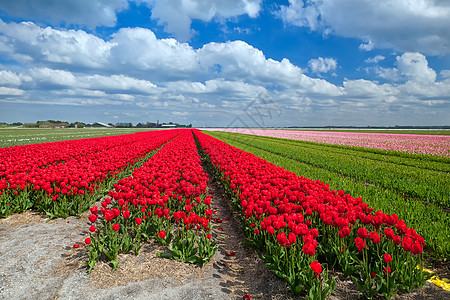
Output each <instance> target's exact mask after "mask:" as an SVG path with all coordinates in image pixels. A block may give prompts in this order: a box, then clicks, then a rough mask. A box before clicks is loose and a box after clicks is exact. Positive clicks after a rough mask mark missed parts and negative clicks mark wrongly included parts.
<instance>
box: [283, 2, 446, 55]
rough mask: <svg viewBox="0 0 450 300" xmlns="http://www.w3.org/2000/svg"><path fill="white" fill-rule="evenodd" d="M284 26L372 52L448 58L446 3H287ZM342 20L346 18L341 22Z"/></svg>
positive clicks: (284, 12)
mask: <svg viewBox="0 0 450 300" xmlns="http://www.w3.org/2000/svg"><path fill="white" fill-rule="evenodd" d="M278 14H279V16H280V17H281V18H282V20H283V22H284V23H285V24H289V25H294V26H302V27H309V28H311V29H312V30H317V31H322V32H323V33H324V34H329V33H333V34H336V35H340V36H344V37H351V38H359V39H361V40H362V41H364V42H365V44H362V45H361V46H360V49H362V50H371V49H373V47H374V46H377V47H382V48H393V49H395V50H399V51H402V52H421V53H426V54H430V55H441V54H449V53H450V43H449V42H448V41H449V40H450V31H449V30H448V28H450V2H449V1H439V0H415V1H408V0H379V1H372V0H328V1H315V0H313V1H301V0H289V5H287V6H286V5H282V6H280V10H279V13H278ZM344 16H345V17H344Z"/></svg>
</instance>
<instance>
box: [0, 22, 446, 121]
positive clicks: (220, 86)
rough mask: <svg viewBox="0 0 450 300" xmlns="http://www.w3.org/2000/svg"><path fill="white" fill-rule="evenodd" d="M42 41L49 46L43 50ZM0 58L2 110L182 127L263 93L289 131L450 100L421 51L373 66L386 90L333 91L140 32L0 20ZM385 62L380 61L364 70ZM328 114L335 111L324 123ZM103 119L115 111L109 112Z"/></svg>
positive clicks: (366, 83)
mask: <svg viewBox="0 0 450 300" xmlns="http://www.w3.org/2000/svg"><path fill="white" fill-rule="evenodd" d="M50 39H53V42H52V43H54V44H55V45H57V46H52V45H50V42H48V40H50ZM0 55H1V56H2V59H3V60H4V61H5V62H8V64H5V65H15V67H14V68H13V69H8V68H5V65H2V68H3V70H0V85H1V88H0V101H2V103H6V102H8V103H9V102H15V103H17V102H19V101H21V103H25V102H27V101H28V102H32V103H44V104H61V105H78V106H86V105H89V106H94V105H105V104H108V105H110V106H109V107H120V108H124V107H126V108H127V109H128V108H129V110H130V111H132V110H133V109H135V110H134V112H135V113H136V118H141V119H140V121H141V120H142V121H145V120H148V115H146V113H150V112H152V113H153V112H154V111H156V112H157V114H158V116H159V115H161V117H160V119H163V117H166V118H167V119H170V118H173V117H176V115H174V114H172V112H186V113H189V118H190V120H191V118H192V120H194V119H195V118H197V117H196V116H202V117H204V118H210V119H209V120H213V121H208V122H211V124H216V125H223V126H225V125H227V123H229V122H230V121H232V120H231V119H232V118H235V117H236V116H239V113H242V110H243V109H244V108H245V107H246V106H247V105H248V104H249V103H251V102H252V101H253V100H254V99H256V98H257V97H258V95H260V94H261V93H264V94H265V95H268V97H269V98H270V99H273V102H274V103H276V104H277V105H278V106H279V107H280V109H281V110H282V111H284V112H286V114H285V115H284V117H280V118H279V119H278V121H279V122H282V123H283V122H294V123H293V124H292V125H298V124H295V120H298V118H305V122H307V121H310V122H311V123H309V124H315V123H314V122H316V121H315V120H319V119H320V120H328V119H329V120H331V121H332V120H333V118H334V117H335V116H337V115H339V116H341V117H342V116H344V117H343V118H344V119H348V116H350V115H355V114H356V115H357V116H358V118H360V119H361V120H362V121H364V122H365V119H364V116H366V117H367V116H368V115H370V114H377V113H378V114H379V115H384V114H385V113H388V112H389V111H390V109H394V108H397V109H403V108H405V107H415V108H417V107H421V108H422V107H423V106H426V107H436V106H439V107H444V109H443V110H442V111H444V112H445V105H446V104H448V103H449V100H450V99H449V96H448V95H450V80H449V79H448V78H450V76H449V75H448V72H446V71H443V72H441V73H440V76H439V78H440V79H443V80H441V81H437V80H438V78H437V76H436V72H435V71H434V70H433V69H432V68H431V67H430V66H429V65H428V61H427V58H426V57H425V56H424V55H423V54H421V53H419V52H405V53H403V54H401V55H398V56H397V58H396V62H395V64H393V65H392V67H391V68H384V69H383V68H381V67H378V66H374V67H373V68H374V69H376V70H377V72H378V73H377V74H378V76H380V77H383V76H384V78H385V79H388V78H390V79H389V81H390V82H388V83H383V84H380V83H378V82H376V81H371V80H365V79H354V80H347V79H346V80H344V82H343V83H342V84H340V85H339V84H334V83H331V82H329V81H327V80H325V79H322V78H313V77H312V76H308V74H305V72H304V70H302V69H301V68H300V67H298V66H296V65H295V64H293V63H292V62H290V61H289V60H288V59H282V60H280V61H277V60H274V59H270V58H267V57H266V56H265V54H264V53H263V52H262V51H261V50H260V49H257V48H255V47H253V46H251V45H249V44H247V43H245V42H243V41H229V42H224V43H209V44H205V45H203V46H202V47H201V48H198V49H194V48H193V47H192V46H190V45H189V44H188V43H181V42H179V41H177V40H175V39H158V38H157V37H156V36H155V34H154V33H153V32H152V31H151V30H148V29H143V28H124V29H121V30H119V31H117V32H116V33H115V34H113V35H111V36H110V38H109V39H108V40H104V39H101V38H99V37H97V36H95V35H93V34H88V33H86V32H84V31H82V30H78V31H70V30H58V29H54V28H42V27H39V26H37V25H35V24H34V23H5V22H1V21H0ZM25 57H28V58H27V59H24V58H25ZM383 59H385V58H384V57H382V56H380V55H379V56H375V57H373V58H369V59H368V60H366V62H367V63H374V64H376V63H378V62H379V61H381V60H383ZM335 69H337V62H336V60H334V59H332V58H322V57H319V58H317V59H313V60H311V61H310V64H309V70H310V72H312V73H315V74H319V75H320V74H321V73H325V72H330V71H333V70H335ZM12 70H14V71H12ZM446 78H447V79H446ZM31 99H32V100H31ZM330 107H333V111H334V112H335V113H333V114H331V113H330V114H328V115H327V113H326V112H325V111H326V110H327V109H329V108H330ZM447 111H448V109H447ZM194 112H195V113H194ZM355 112H356V113H355ZM364 112H365V113H364ZM408 112H409V113H415V112H416V110H410V111H408ZM111 115H120V116H123V112H122V111H120V110H119V109H117V110H114V109H111ZM210 115H211V117H210ZM178 117H180V118H181V117H183V116H181V115H180V116H178ZM199 118H200V117H199ZM230 118H231V119H230ZM277 118H278V116H277ZM199 120H200V119H199ZM288 120H290V121H288ZM331 121H330V122H331ZM220 122H223V123H220ZM274 122H275V119H274ZM274 124H276V123H274ZM283 124H286V123H283ZM330 124H332V123H330ZM317 125H323V124H317ZM365 125H367V123H366V124H365Z"/></svg>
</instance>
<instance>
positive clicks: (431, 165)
mask: <svg viewBox="0 0 450 300" xmlns="http://www.w3.org/2000/svg"><path fill="white" fill-rule="evenodd" d="M239 135H240V136H242V139H245V138H248V137H249V135H247V134H239ZM259 137H260V139H261V140H264V141H276V142H279V143H283V144H289V145H293V146H296V147H302V148H310V149H316V150H325V151H328V152H333V153H340V154H343V155H348V156H356V157H363V158H367V159H372V160H375V161H380V162H390V163H393V164H397V165H405V166H412V167H417V168H421V169H426V170H433V171H439V172H447V173H449V172H450V159H448V158H444V157H439V159H438V161H434V160H430V157H431V155H422V154H421V155H418V154H410V153H407V154H408V156H403V155H399V154H400V153H401V152H395V151H384V150H381V149H376V150H377V151H375V152H374V151H373V150H374V149H372V148H363V147H354V146H345V145H333V144H326V143H314V142H309V141H301V140H290V139H283V138H276V137H269V136H259ZM240 139H241V137H240ZM433 158H436V157H433Z"/></svg>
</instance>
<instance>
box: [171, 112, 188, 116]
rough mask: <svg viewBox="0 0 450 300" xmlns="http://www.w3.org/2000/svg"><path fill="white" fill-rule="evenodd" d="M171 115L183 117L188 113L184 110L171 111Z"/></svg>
mask: <svg viewBox="0 0 450 300" xmlns="http://www.w3.org/2000/svg"><path fill="white" fill-rule="evenodd" d="M172 115H174V116H177V117H184V116H189V113H188V112H186V111H183V112H181V111H173V112H172Z"/></svg>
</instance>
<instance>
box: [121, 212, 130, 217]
mask: <svg viewBox="0 0 450 300" xmlns="http://www.w3.org/2000/svg"><path fill="white" fill-rule="evenodd" d="M122 214H123V217H124V218H125V219H128V218H129V217H130V211H129V210H124V211H123V212H122Z"/></svg>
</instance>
